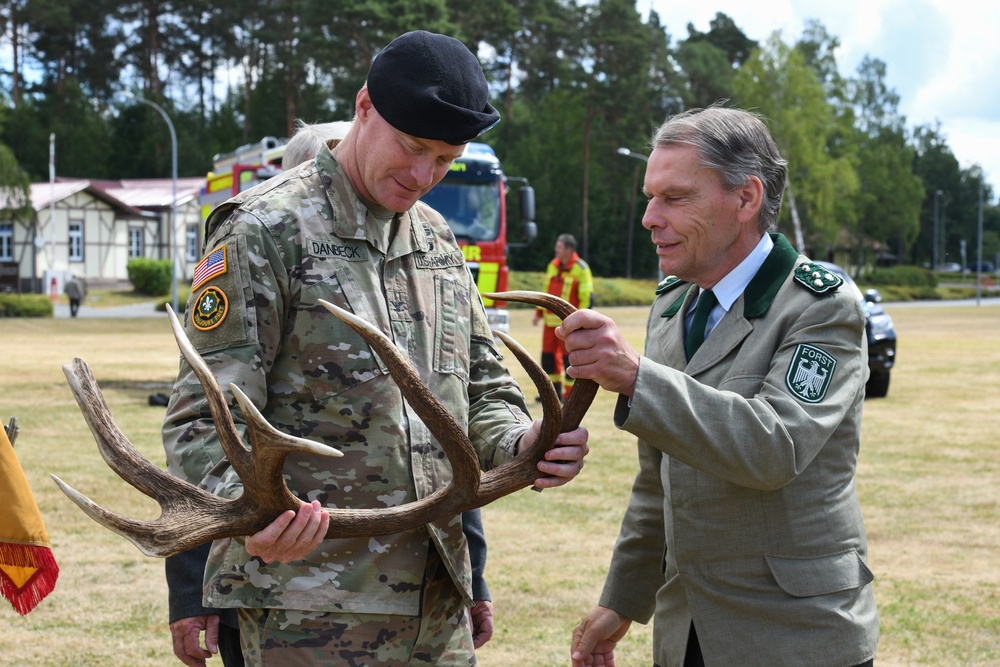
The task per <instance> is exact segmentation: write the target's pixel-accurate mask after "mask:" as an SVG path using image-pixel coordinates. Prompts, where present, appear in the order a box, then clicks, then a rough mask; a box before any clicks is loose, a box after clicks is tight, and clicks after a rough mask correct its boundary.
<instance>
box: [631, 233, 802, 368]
mask: <svg viewBox="0 0 1000 667" xmlns="http://www.w3.org/2000/svg"><path fill="white" fill-rule="evenodd" d="M771 237H772V239H773V240H774V248H773V249H772V250H771V253H770V254H769V255H768V256H767V259H766V260H764V264H763V265H762V266H761V267H760V270H759V271H757V275H755V276H754V277H753V279H752V280H751V281H750V284H749V285H747V288H746V290H744V292H743V294H741V295H740V297H739V298H738V299H736V302H735V303H733V307H732V308H730V309H729V312H727V313H726V315H725V316H724V317H723V318H722V319H721V320H720V321H719V323H718V324H717V325H716V327H715V328H714V329H713V330H712V333H711V334H710V335H709V336H708V338H706V339H705V343H704V344H703V345H702V346H701V348H700V349H699V350H698V354H696V355H695V356H694V359H692V360H691V363H690V364H689V363H688V362H687V359H686V357H685V355H684V313H686V312H687V311H688V308H690V307H691V304H692V302H693V301H694V300H695V298H696V297H697V294H698V287H697V285H691V287H690V288H689V289H688V290H687V293H686V294H685V295H683V296H682V297H680V298H678V299H676V300H675V301H674V302H673V303H671V305H670V306H669V307H668V308H667V309H666V310H665V311H663V313H662V316H661V318H660V323H661V325H660V327H658V331H657V332H656V335H655V336H654V340H655V341H656V344H657V345H658V346H659V348H658V351H659V354H660V355H661V357H660V358H662V359H664V360H665V363H666V364H667V365H669V366H671V367H672V368H678V369H683V370H684V372H686V373H687V374H688V375H696V374H698V373H702V372H704V371H705V370H707V369H709V368H711V367H712V366H715V365H716V364H718V363H720V362H721V361H722V360H723V359H725V358H726V357H727V356H728V355H729V353H730V352H732V351H733V350H734V349H735V348H736V347H738V346H739V345H740V344H741V343H742V342H743V341H744V340H745V339H746V337H747V336H749V335H750V333H751V332H752V331H753V322H752V320H754V319H756V318H758V317H762V316H763V315H764V314H765V313H767V311H768V309H769V308H770V307H771V304H772V303H773V302H774V299H775V297H776V296H777V294H778V290H779V289H781V286H782V285H783V284H784V283H785V280H786V279H787V278H788V275H789V274H790V273H791V272H792V271H793V270H794V269H795V265H796V263H797V262H798V258H799V255H798V253H797V252H796V251H795V249H794V248H792V246H791V244H789V243H788V240H787V239H786V238H785V237H784V236H783V235H781V234H772V235H771ZM654 326H656V325H655V324H654ZM651 333H652V332H651Z"/></svg>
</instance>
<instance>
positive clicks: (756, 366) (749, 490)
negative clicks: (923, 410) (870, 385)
mask: <svg viewBox="0 0 1000 667" xmlns="http://www.w3.org/2000/svg"><path fill="white" fill-rule="evenodd" d="M786 168H787V167H786V162H785V160H784V159H782V157H781V156H780V154H779V153H778V150H777V148H776V146H775V144H774V141H773V139H772V138H771V135H770V133H769V132H768V130H767V127H766V126H765V125H764V123H763V122H762V121H761V120H760V119H759V118H758V117H757V116H755V115H753V114H750V113H748V112H745V111H742V110H739V109H731V108H723V107H719V106H715V107H711V108H709V109H704V110H695V111H690V112H686V113H683V114H680V115H677V116H674V117H672V118H670V119H669V120H668V121H667V122H666V123H665V124H664V125H662V126H661V127H660V128H659V129H658V130H657V131H656V133H655V135H654V137H653V152H652V154H651V155H650V157H649V163H648V166H647V169H646V177H645V182H644V188H643V189H644V190H645V194H646V196H647V197H648V198H649V204H648V205H647V207H646V213H645V215H644V216H643V219H642V225H643V227H645V228H646V229H648V230H649V231H650V235H651V238H652V242H653V244H654V246H655V249H656V254H657V256H658V257H659V260H660V269H661V270H662V271H663V273H664V274H665V275H667V276H669V277H668V278H666V279H665V280H664V281H662V282H661V283H660V285H659V287H657V290H656V293H657V297H656V300H655V302H654V304H653V307H652V311H651V313H650V316H649V320H648V324H647V331H646V347H645V353H644V354H639V353H638V352H637V351H636V350H634V349H633V348H632V347H631V346H630V345H629V344H628V343H627V342H626V341H625V339H624V337H623V335H622V332H621V331H619V330H618V328H617V327H616V326H615V323H614V322H613V321H612V320H611V319H609V318H608V317H605V316H604V315H601V314H600V313H597V312H594V311H590V310H583V311H578V312H576V313H573V314H572V315H571V316H570V317H568V318H567V319H566V321H565V322H564V323H563V325H562V326H561V327H560V328H559V329H558V330H557V331H556V334H557V335H558V336H560V337H562V338H563V339H564V340H565V342H566V349H567V350H569V356H570V359H571V360H572V364H573V365H572V366H571V367H570V369H569V372H570V373H571V374H573V375H574V376H575V377H577V378H590V379H592V380H595V381H596V382H598V383H599V384H600V385H601V386H602V387H604V388H605V389H607V390H608V391H613V392H616V393H618V394H619V397H618V404H617V406H616V408H615V412H614V422H615V425H616V426H617V427H619V428H621V429H624V430H626V431H628V432H629V433H632V434H634V435H636V436H637V437H638V453H639V472H638V475H637V476H636V479H635V483H634V485H633V487H632V495H631V499H630V502H629V505H628V509H627V510H626V513H625V518H624V520H623V522H622V526H621V532H620V534H619V537H618V541H617V543H616V544H615V548H614V554H613V556H612V559H611V566H610V569H609V571H608V575H607V578H606V580H605V583H604V591H603V593H602V595H601V597H600V601H599V606H597V607H596V608H595V609H594V610H593V611H592V612H591V613H590V614H588V615H587V617H586V618H585V619H584V620H583V622H581V623H580V625H578V626H577V628H576V629H575V630H574V632H573V639H572V646H571V649H570V651H571V658H572V662H573V665H575V666H578V667H579V666H581V665H601V666H604V667H609V666H612V665H614V664H615V655H614V649H615V646H616V644H617V642H618V641H619V640H620V639H621V638H622V637H623V636H624V635H625V633H626V632H627V631H628V628H629V625H630V624H631V623H632V622H633V621H638V622H640V623H646V622H647V621H648V620H649V619H650V618H651V617H652V618H653V619H654V621H653V662H654V664H655V665H658V666H659V667H682V666H684V667H687V666H696V665H741V666H747V667H752V666H755V665H760V666H767V667H780V666H782V665H787V666H789V667H791V666H795V667H800V666H802V665H809V666H810V667H850V666H852V665H872V664H873V660H874V655H875V649H876V645H877V643H878V638H879V622H878V613H877V611H876V607H875V598H874V595H873V594H872V581H873V579H874V576H873V575H872V572H871V570H869V568H868V565H867V557H868V544H867V540H866V538H865V529H864V523H863V521H862V518H861V508H860V505H859V503H858V494H857V490H856V488H855V479H854V476H855V471H856V468H857V461H858V451H859V448H860V437H861V412H862V405H863V402H864V396H865V381H866V376H867V374H868V373H867V368H868V366H867V358H868V355H867V350H866V345H867V343H866V338H865V315H864V312H863V311H862V309H861V306H860V305H859V303H858V300H857V299H855V298H854V297H853V296H852V295H851V293H850V291H849V290H844V289H840V287H841V285H842V281H841V279H840V278H838V277H837V276H835V275H833V274H831V273H829V272H827V271H825V270H824V269H823V268H822V267H821V266H819V265H817V264H814V263H812V262H811V261H810V260H809V259H808V258H807V257H805V256H803V255H800V254H799V253H798V252H796V250H795V249H794V248H792V246H791V245H790V244H789V243H788V241H787V240H786V239H785V237H784V236H782V235H781V234H776V233H773V231H774V229H775V228H776V227H777V222H778V212H779V210H780V208H781V197H782V192H783V189H784V184H785V173H786Z"/></svg>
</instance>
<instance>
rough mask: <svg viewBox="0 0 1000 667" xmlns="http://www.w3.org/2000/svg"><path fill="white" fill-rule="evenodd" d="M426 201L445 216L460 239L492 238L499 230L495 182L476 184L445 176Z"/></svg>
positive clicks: (494, 237) (496, 186) (478, 239)
mask: <svg viewBox="0 0 1000 667" xmlns="http://www.w3.org/2000/svg"><path fill="white" fill-rule="evenodd" d="M423 200H424V202H426V203H427V204H428V205H430V206H431V208H433V209H434V210H436V211H437V212H438V213H440V214H441V215H443V216H444V219H445V220H447V221H448V226H449V227H451V231H453V232H454V233H455V237H456V238H457V239H458V240H459V241H470V242H476V241H493V240H495V239H496V238H497V235H498V234H499V233H500V188H499V187H498V185H497V183H496V181H493V182H491V183H475V182H470V181H464V180H463V181H450V180H448V179H447V178H446V179H445V180H444V181H442V182H441V183H439V184H438V185H437V186H435V187H434V189H433V190H431V191H430V192H428V193H427V194H426V195H424V198H423Z"/></svg>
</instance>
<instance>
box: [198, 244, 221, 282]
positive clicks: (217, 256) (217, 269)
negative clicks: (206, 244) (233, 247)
mask: <svg viewBox="0 0 1000 667" xmlns="http://www.w3.org/2000/svg"><path fill="white" fill-rule="evenodd" d="M225 272H226V246H222V247H221V248H219V249H217V250H213V251H212V252H211V254H209V255H208V256H207V257H205V258H204V259H203V260H201V261H200V262H198V266H196V267H194V278H193V279H192V280H191V289H192V290H196V289H198V288H199V287H201V286H202V285H204V284H205V282H206V281H208V280H209V279H211V278H214V277H215V276H219V275H222V274H223V273H225Z"/></svg>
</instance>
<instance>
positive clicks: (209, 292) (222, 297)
mask: <svg viewBox="0 0 1000 667" xmlns="http://www.w3.org/2000/svg"><path fill="white" fill-rule="evenodd" d="M228 313H229V301H228V300H227V299H226V293H225V292H223V291H222V290H221V289H219V288H218V287H215V286H212V287H206V288H205V291H203V292H202V293H201V294H199V295H198V300H197V302H196V304H195V309H194V312H193V313H191V324H193V325H194V328H195V329H198V330H199V331H211V330H212V329H214V328H215V327H217V326H219V325H220V324H222V321H223V320H224V319H226V314H228Z"/></svg>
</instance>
